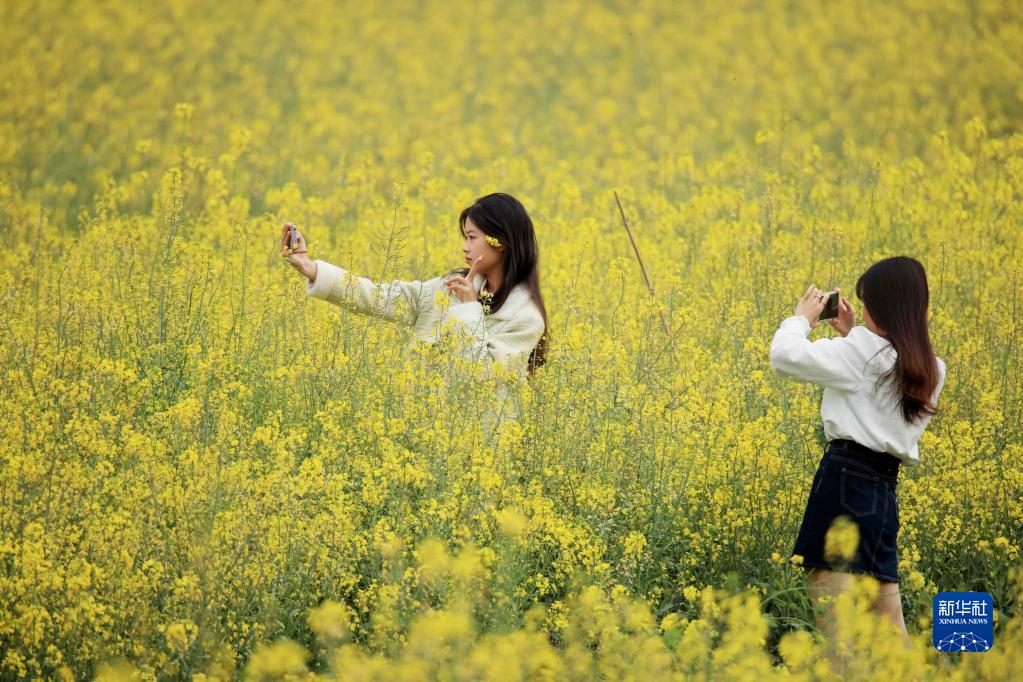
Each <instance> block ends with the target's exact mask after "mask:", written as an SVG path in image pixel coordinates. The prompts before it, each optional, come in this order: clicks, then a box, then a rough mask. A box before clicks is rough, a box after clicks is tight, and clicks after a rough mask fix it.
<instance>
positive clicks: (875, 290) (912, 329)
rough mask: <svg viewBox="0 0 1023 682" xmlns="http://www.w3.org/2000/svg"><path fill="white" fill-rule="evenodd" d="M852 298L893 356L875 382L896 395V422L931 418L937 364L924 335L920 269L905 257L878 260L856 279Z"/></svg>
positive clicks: (925, 299) (925, 293)
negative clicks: (881, 333)
mask: <svg viewBox="0 0 1023 682" xmlns="http://www.w3.org/2000/svg"><path fill="white" fill-rule="evenodd" d="M856 296H858V297H859V298H860V300H861V301H863V305H864V306H865V307H866V308H867V310H868V311H869V312H870V317H871V318H872V319H873V320H874V322H875V323H876V324H877V326H878V327H879V328H880V329H881V330H883V331H884V333H885V334H886V335H887V337H886V338H887V339H888V341H889V342H890V343H891V344H892V347H893V348H894V349H895V352H896V354H897V358H896V361H895V364H894V365H893V366H892V368H891V369H890V370H888V371H887V372H885V373H884V374H882V375H881V376H880V377H879V378H878V381H879V382H881V381H887V382H889V384H890V385H891V387H892V388H893V389H894V390H895V391H896V393H898V394H899V395H900V396H901V398H900V400H899V405H900V407H901V409H902V418H903V419H904V420H905V421H907V422H913V421H916V420H918V419H920V418H921V417H923V416H924V415H927V416H930V415H934V414H937V411H938V410H937V408H936V407H935V406H934V405H933V404H932V403H931V397H932V396H933V394H934V389H935V388H937V386H938V361H937V359H936V358H935V357H934V349H933V348H932V347H931V338H930V335H929V334H928V333H927V306H928V303H929V302H930V293H929V292H928V289H927V273H926V272H924V266H923V265H921V264H920V261H918V260H916V259H915V258H909V257H908V256H895V257H893V258H885V259H884V260H881V261H878V262H877V263H874V264H873V265H871V266H870V267H869V268H868V269H867V271H866V272H864V273H863V274H862V275H860V278H859V280H857V282H856Z"/></svg>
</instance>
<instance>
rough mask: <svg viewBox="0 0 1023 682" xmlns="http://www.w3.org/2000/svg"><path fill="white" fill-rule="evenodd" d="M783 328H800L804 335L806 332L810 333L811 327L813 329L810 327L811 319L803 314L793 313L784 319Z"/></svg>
mask: <svg viewBox="0 0 1023 682" xmlns="http://www.w3.org/2000/svg"><path fill="white" fill-rule="evenodd" d="M781 328H782V329H787V328H790V329H798V330H800V331H802V332H803V335H804V336H805V335H806V334H809V333H810V329H812V327H810V321H809V320H807V319H806V318H805V317H803V316H802V315H793V316H792V317H787V318H785V319H784V320H782V323H781Z"/></svg>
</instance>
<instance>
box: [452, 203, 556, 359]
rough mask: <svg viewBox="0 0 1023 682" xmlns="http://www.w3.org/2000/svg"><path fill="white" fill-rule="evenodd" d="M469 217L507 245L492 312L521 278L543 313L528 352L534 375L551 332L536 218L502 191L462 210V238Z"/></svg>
mask: <svg viewBox="0 0 1023 682" xmlns="http://www.w3.org/2000/svg"><path fill="white" fill-rule="evenodd" d="M469 218H471V219H472V222H473V223H474V224H475V225H476V227H478V228H479V229H481V230H482V231H483V233H484V234H488V235H490V236H491V237H496V238H497V239H498V241H500V242H501V243H502V244H504V245H505V246H507V247H508V248H507V249H506V250H505V251H504V281H503V282H501V285H500V287H499V288H498V289H497V291H495V292H494V297H493V300H492V301H491V302H490V312H491V313H494V312H497V311H498V310H500V309H501V306H502V305H504V302H505V301H506V300H507V299H508V292H510V291H511V290H512V289H513V288H514V287H515V286H516V285H518V284H519V283H520V282H525V283H526V286H527V287H528V288H529V293H530V294H532V296H533V300H534V301H535V302H536V305H537V306H538V307H539V308H540V314H541V315H543V324H544V332H543V336H542V337H540V341H539V343H537V344H536V347H535V348H533V352H532V353H530V355H529V365H528V368H527V372H528V374H529V376H532V374H533V370H534V369H536V368H537V367H540V366H542V365H543V364H544V362H546V360H547V339H548V337H549V335H550V334H549V332H548V331H547V330H548V327H547V308H546V307H545V306H544V303H543V294H541V293H540V268H539V265H540V250H539V248H537V245H536V232H535V231H534V230H533V220H532V219H531V218H530V217H529V213H527V212H526V207H525V206H523V205H522V202H520V201H519V200H518V199H516V198H515V197H513V196H511V195H510V194H504V193H503V192H495V193H493V194H487V195H486V196H482V197H480V198H479V199H477V200H476V201H474V202H472V204H471V205H469V206H467V207H466V208H465V209H464V210H463V211H462V214H461V215H460V216H458V228H459V230H460V231H461V233H462V237H463V238H464V237H465V221H466V220H467V219H469ZM459 272H461V273H462V274H463V275H465V274H468V272H469V269H468V268H462V269H461V270H459Z"/></svg>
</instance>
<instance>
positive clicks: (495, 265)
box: [281, 193, 547, 417]
mask: <svg viewBox="0 0 1023 682" xmlns="http://www.w3.org/2000/svg"><path fill="white" fill-rule="evenodd" d="M458 223H459V228H460V230H461V233H462V237H463V239H464V241H463V243H462V255H463V256H464V258H465V262H466V263H467V264H468V267H467V268H460V269H456V270H451V271H448V272H447V273H445V274H444V275H441V276H439V277H435V278H433V279H431V280H427V281H425V282H420V281H401V280H394V281H392V282H390V283H386V284H384V283H380V284H377V283H374V282H372V281H370V280H369V279H367V278H365V277H357V276H354V275H353V274H352V273H350V272H349V271H347V270H345V269H344V268H341V267H338V266H336V265H332V264H331V263H328V262H326V261H323V260H310V259H309V257H308V248H307V244H306V241H305V238H304V237H303V236H302V234H301V233H300V232H298V229H297V228H296V227H295V225H294V223H287V224H285V226H284V231H283V237H282V240H281V255H282V256H283V257H284V258H286V259H287V260H288V261H289V262H290V263H291V265H292V266H293V267H294V268H295V269H296V270H298V271H299V272H300V273H302V274H303V275H305V277H306V278H307V279H308V282H307V284H306V293H307V294H308V295H309V296H312V297H313V298H319V299H322V300H324V301H328V302H330V303H333V304H335V305H343V306H346V307H348V308H350V309H352V310H356V311H358V312H360V313H365V314H368V315H374V316H377V317H381V318H384V319H387V320H391V321H394V322H398V323H401V324H405V325H409V326H411V327H412V328H413V331H414V333H415V337H416V339H415V342H416V343H419V342H425V343H431V344H432V343H435V342H436V341H438V340H439V339H440V338H441V336H442V335H444V334H445V332H446V331H453V332H454V333H455V334H457V335H459V336H460V337H461V339H463V340H464V341H465V343H463V344H461V349H462V350H461V354H462V356H463V357H466V358H469V359H471V360H474V361H478V362H482V363H483V364H484V365H487V364H489V363H490V362H492V361H497V362H499V363H502V364H503V365H504V366H505V367H506V368H508V369H509V370H511V371H513V372H515V373H516V374H517V375H518V377H519V378H520V379H524V378H526V377H527V376H531V375H532V373H533V371H534V369H535V368H537V367H539V366H541V365H542V364H543V363H544V360H545V357H546V352H547V334H546V333H545V331H546V329H547V311H546V308H545V307H544V302H543V296H542V295H541V293H540V273H539V268H538V264H539V251H538V249H537V242H536V234H535V232H534V230H533V221H532V220H531V219H530V217H529V214H528V213H527V212H526V209H525V207H524V206H523V205H522V204H521V203H520V202H519V201H518V200H517V199H516V198H514V197H512V196H510V195H508V194H503V193H494V194H488V195H486V196H483V197H480V198H479V199H477V200H476V201H474V202H473V203H472V205H470V206H468V207H466V208H465V210H463V211H462V213H461V215H460V216H459V219H458ZM292 231H294V234H293V233H292ZM293 237H294V241H293V242H292V238H293ZM292 244H293V245H294V248H291V246H292ZM438 293H440V294H441V296H438ZM498 397H499V398H500V399H502V402H504V400H505V399H507V398H508V396H507V395H506V394H502V395H499V396H498ZM501 412H502V414H504V415H505V416H510V417H516V416H517V410H516V409H515V407H514V405H513V404H509V405H506V406H501Z"/></svg>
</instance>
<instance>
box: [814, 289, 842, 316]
mask: <svg viewBox="0 0 1023 682" xmlns="http://www.w3.org/2000/svg"><path fill="white" fill-rule="evenodd" d="M833 317H838V292H837V291H832V292H831V293H829V294H828V300H827V301H826V302H825V303H824V310H822V311H821V314H820V316H819V317H818V318H817V319H818V320H828V319H831V318H833Z"/></svg>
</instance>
